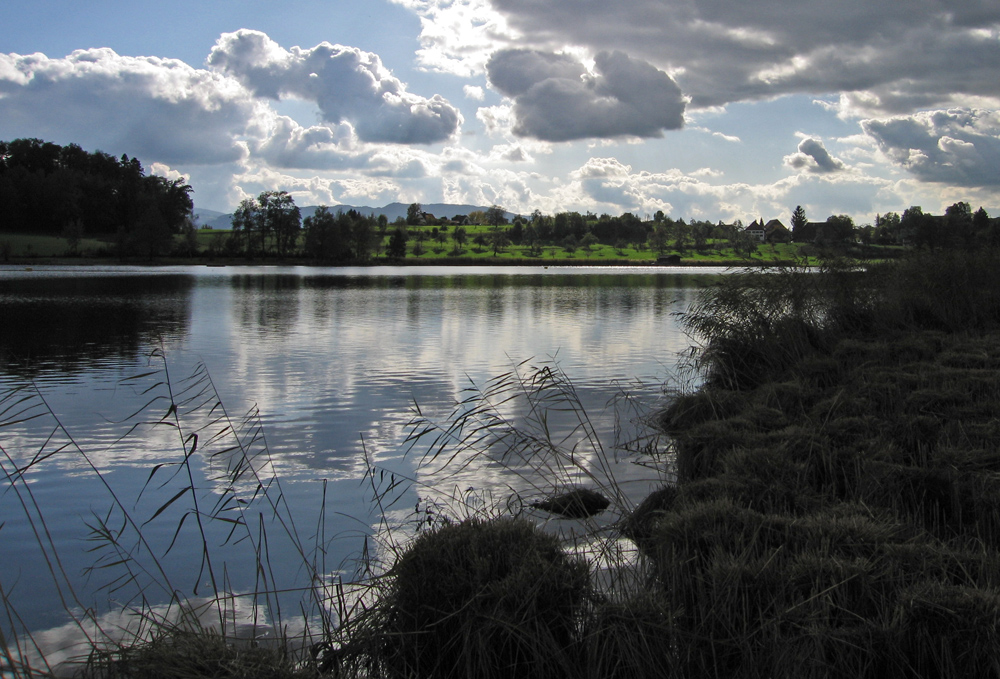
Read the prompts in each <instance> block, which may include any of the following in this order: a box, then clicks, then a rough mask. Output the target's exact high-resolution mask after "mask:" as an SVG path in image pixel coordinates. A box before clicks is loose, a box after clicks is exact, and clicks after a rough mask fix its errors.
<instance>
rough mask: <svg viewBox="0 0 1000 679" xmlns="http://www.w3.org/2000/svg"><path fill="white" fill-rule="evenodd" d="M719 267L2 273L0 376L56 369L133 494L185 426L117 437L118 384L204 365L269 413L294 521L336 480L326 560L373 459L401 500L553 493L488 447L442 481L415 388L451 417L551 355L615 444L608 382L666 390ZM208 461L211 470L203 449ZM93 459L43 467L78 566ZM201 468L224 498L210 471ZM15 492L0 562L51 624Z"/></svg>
mask: <svg viewBox="0 0 1000 679" xmlns="http://www.w3.org/2000/svg"><path fill="white" fill-rule="evenodd" d="M709 280H710V279H709V278H707V277H706V276H704V275H693V274H687V273H677V272H672V271H671V272H662V271H644V272H639V273H636V272H629V271H625V272H619V273H606V272H582V271H579V270H572V271H568V272H554V271H540V270H520V271H508V270H505V271H499V272H489V273H483V272H474V271H466V270H447V269H446V270H437V271H434V270H428V269H416V270H396V271H394V270H381V271H376V270H364V269H357V270H344V271H338V270H331V269H326V270H320V269H315V270H314V269H278V268H264V267H260V268H258V269H245V268H240V269H206V268H200V267H192V268H190V269H186V270H177V271H173V272H171V273H168V274H158V275H146V276H137V275H134V274H133V273H132V272H124V273H122V274H121V275H118V276H110V277H109V276H106V275H105V276H103V277H102V276H96V275H95V276H90V277H78V276H69V275H64V276H61V277H56V276H50V277H49V278H46V279H42V280H34V279H33V278H30V277H27V276H21V277H6V278H5V277H3V275H2V272H0V312H2V313H3V319H4V322H3V323H2V325H0V355H2V356H4V357H5V358H4V362H3V363H2V364H0V388H6V387H9V386H10V385H11V384H15V383H18V382H19V380H21V378H23V377H24V376H25V374H24V373H23V372H22V369H21V368H20V367H19V365H18V364H14V363H12V362H11V358H10V357H12V356H17V357H23V356H30V357H32V360H33V361H34V364H35V365H41V364H44V365H46V366H47V369H48V370H49V372H50V373H51V374H52V375H53V376H54V378H53V380H51V381H50V382H49V383H48V384H43V385H41V388H42V389H43V391H44V392H45V394H46V397H47V398H48V399H49V400H50V402H51V403H52V406H53V408H54V409H55V410H56V411H57V413H58V414H59V415H60V417H62V418H63V421H64V422H65V423H66V424H67V426H69V427H70V428H71V430H72V433H73V435H74V437H75V438H76V441H77V442H78V443H79V444H80V446H81V447H83V448H85V449H86V450H88V451H89V452H93V453H94V455H93V460H94V462H95V464H96V465H97V466H98V468H100V469H101V470H102V471H103V472H106V473H108V474H111V476H112V477H113V479H114V480H115V482H116V483H120V484H124V486H125V488H124V489H123V495H124V496H126V497H135V496H136V495H137V494H138V489H140V488H141V487H142V484H143V483H144V481H145V479H146V478H148V476H149V473H150V470H151V469H152V468H153V467H155V466H156V465H157V464H159V463H161V462H162V461H163V458H164V456H165V455H166V454H168V453H169V451H173V452H176V450H177V447H178V446H177V439H176V432H173V431H171V430H169V429H168V428H165V427H160V426H154V427H149V428H144V429H143V430H142V431H141V432H140V433H137V434H135V435H131V436H132V437H131V438H129V439H127V440H126V441H125V442H124V443H123V444H116V445H112V442H113V441H115V440H116V439H117V438H118V437H120V436H122V435H123V433H124V432H125V431H128V429H129V426H130V425H129V423H128V422H124V421H123V420H124V419H125V416H126V415H127V414H128V413H129V412H130V410H134V407H132V408H130V406H133V405H134V399H135V398H136V395H137V394H139V393H140V392H141V391H142V389H144V388H145V386H142V387H140V384H139V383H138V382H135V383H129V384H128V385H127V388H126V387H125V386H123V383H122V381H121V379H122V378H123V377H126V376H128V375H130V374H134V373H135V372H137V371H139V370H141V369H142V368H141V365H140V364H141V363H142V360H141V357H142V356H143V355H144V354H146V353H148V352H149V350H150V349H151V348H153V347H159V346H161V345H162V346H163V348H164V350H165V352H166V355H167V357H168V360H169V361H170V363H171V366H172V371H173V374H174V375H175V376H177V377H183V376H184V375H187V374H189V373H190V372H191V371H192V370H194V369H195V367H196V366H197V365H199V364H200V363H203V364H204V365H205V366H207V368H208V371H209V373H210V374H211V376H212V380H213V385H214V388H215V389H217V390H218V393H219V396H220V397H221V398H222V401H223V402H224V403H225V405H226V407H227V408H228V411H229V412H230V413H231V414H232V415H233V417H234V419H239V417H240V415H242V414H243V413H245V412H248V411H251V410H252V409H255V408H256V409H259V411H260V413H261V418H260V423H261V424H262V426H263V432H264V434H265V436H266V445H267V450H268V452H269V453H270V458H269V460H268V469H269V470H273V472H274V473H275V474H277V475H278V476H279V477H280V478H281V479H282V480H283V482H284V484H285V485H284V486H283V488H282V492H283V497H285V498H287V499H288V501H289V503H290V505H291V506H292V507H293V508H294V511H295V512H297V516H296V520H298V521H300V524H299V525H302V526H315V525H316V523H317V519H316V515H315V513H316V511H317V508H318V507H319V506H320V502H319V500H318V499H317V492H318V488H319V486H320V484H321V483H322V482H323V481H324V480H326V481H329V495H328V500H327V502H328V504H327V509H328V511H329V512H330V514H331V518H330V522H329V524H328V526H329V528H328V530H329V533H330V534H331V535H337V536H342V537H341V539H340V540H339V541H333V542H332V543H331V544H332V545H333V546H332V547H331V548H330V552H329V560H330V562H331V563H335V564H339V563H341V562H342V561H344V560H345V559H347V558H348V557H349V556H350V555H351V554H353V553H355V552H356V551H357V550H358V549H359V548H360V546H361V544H362V541H361V539H360V537H359V536H360V535H362V534H364V533H371V532H372V531H373V525H374V524H375V523H376V522H377V521H376V519H375V518H372V516H371V514H372V512H373V508H372V506H371V505H370V504H369V500H370V498H369V497H368V496H369V495H370V488H366V487H365V486H363V485H361V483H360V480H361V479H362V477H363V476H364V475H365V473H366V472H367V471H368V470H369V469H370V468H371V466H373V465H374V466H375V467H376V468H378V469H382V470H386V471H387V472H389V473H394V474H398V475H399V476H398V478H409V479H413V480H414V481H415V485H413V486H412V487H411V489H410V490H409V491H407V492H408V495H406V498H405V502H402V503H401V504H400V507H407V508H412V507H413V506H414V504H415V502H416V500H417V497H418V496H419V497H420V498H421V500H422V501H426V500H433V499H434V498H435V497H449V496H452V495H455V494H456V493H458V494H460V495H463V496H464V497H469V498H473V499H475V498H479V499H480V501H481V502H483V503H485V504H490V503H493V502H503V501H506V498H508V497H509V496H510V495H511V494H530V493H542V492H545V491H547V490H551V489H550V488H548V486H547V485H546V484H551V483H552V482H553V481H552V479H548V478H545V475H544V474H543V473H541V472H540V471H539V470H532V469H529V468H528V467H526V468H525V469H520V470H517V469H515V470H513V471H512V470H510V469H504V468H503V467H502V466H498V465H496V464H493V463H490V462H489V460H486V459H482V460H478V461H477V462H476V464H473V465H469V466H468V467H467V468H465V469H463V470H462V471H461V473H460V474H458V475H457V476H455V477H452V478H438V477H436V476H435V474H434V473H433V471H432V468H430V467H422V466H421V465H419V464H418V462H417V460H415V459H414V458H413V457H407V456H405V455H404V452H405V447H404V446H403V445H402V441H403V440H404V438H405V435H406V432H407V429H406V425H407V423H408V422H410V420H411V418H412V416H413V410H414V407H415V404H416V405H419V408H420V409H421V412H423V413H424V414H426V415H427V416H432V417H434V418H438V419H447V417H448V415H449V413H450V412H451V410H452V408H453V407H454V404H455V403H456V402H458V401H461V400H462V399H464V398H465V397H466V396H467V395H468V392H467V391H466V390H467V389H469V388H470V386H473V385H479V386H483V385H485V384H487V383H488V381H489V380H490V378H493V377H495V376H497V375H499V374H501V373H505V372H508V371H510V370H511V369H512V368H513V366H514V365H516V364H519V363H520V362H521V361H524V360H527V359H532V360H531V361H530V362H529V365H538V364H540V363H541V362H543V361H545V360H546V359H547V358H548V357H553V356H554V357H557V359H558V363H559V366H561V368H562V369H563V370H564V371H565V372H566V374H567V376H568V377H569V379H571V380H572V382H573V385H574V388H575V389H576V393H577V395H578V396H579V399H580V403H581V405H582V407H584V408H585V409H586V410H587V413H588V415H589V416H590V417H591V418H592V421H593V424H594V427H595V430H596V431H597V432H598V435H599V436H600V437H602V438H601V440H600V442H599V443H600V445H601V446H603V447H604V448H605V449H606V450H607V451H609V452H611V451H612V449H613V444H614V433H615V427H616V425H617V424H619V423H618V421H617V420H616V417H615V414H614V412H613V411H611V410H609V409H608V408H607V404H608V401H609V399H610V398H612V397H613V396H614V395H615V394H616V393H617V392H618V387H617V386H616V385H615V383H614V380H616V379H617V380H629V379H631V378H637V379H638V382H636V383H635V386H634V387H632V391H633V392H634V394H635V395H636V397H637V398H639V399H640V400H643V401H644V402H646V403H650V402H652V401H653V400H654V399H655V398H657V397H658V395H659V393H660V388H661V385H662V383H663V381H664V380H665V379H668V378H669V377H670V375H671V372H672V371H673V370H674V369H675V365H676V360H675V355H676V353H677V352H680V351H682V350H684V349H685V348H686V347H687V346H688V344H689V340H688V339H687V338H686V337H685V336H684V335H683V333H682V332H681V330H680V328H679V326H678V322H677V319H676V318H675V317H674V316H673V315H672V314H673V312H676V311H679V310H682V309H683V308H685V307H686V305H687V303H688V301H689V300H690V298H691V297H692V295H694V294H695V293H696V291H697V289H698V288H699V287H701V286H703V285H705V284H707V282H708V281H709ZM149 379H151V380H152V379H154V378H152V377H151V378H149ZM142 384H143V385H145V382H143V383H142ZM500 412H501V414H502V415H503V416H505V417H509V418H510V419H511V420H512V421H517V420H524V419H525V418H526V417H527V416H528V415H529V414H530V412H531V411H530V409H529V408H527V407H526V406H525V405H524V404H523V403H522V404H516V403H513V402H511V403H508V404H506V405H504V406H502V407H500ZM159 416H162V413H160V414H157V417H159ZM154 419H155V418H154ZM552 423H553V425H555V424H557V422H556V420H555V419H553V420H552ZM45 436H47V432H38V431H33V430H31V429H30V423H28V424H25V425H24V426H23V427H20V426H19V427H4V428H0V439H2V441H3V443H4V446H5V449H7V450H11V451H14V453H15V454H16V455H19V456H22V458H23V457H27V458H30V457H31V456H32V455H34V454H35V452H37V450H38V449H39V446H40V445H41V444H40V443H39V439H44V438H45ZM33 437H34V438H33ZM573 444H574V442H573V441H569V442H567V445H569V446H572V445H573ZM200 454H201V453H200ZM611 454H612V456H613V452H611ZM204 455H208V453H204ZM196 457H197V456H196ZM198 459H199V464H203V465H204V469H208V467H209V463H210V460H209V458H207V457H205V458H198ZM596 464H597V458H596V457H594V456H593V455H591V454H589V453H588V454H587V455H585V456H583V457H582V458H580V466H579V468H578V469H579V471H580V473H581V474H582V473H584V472H589V473H591V474H595V475H596V473H597V472H596V471H595V470H596V469H597V467H596V466H595V465H596ZM82 471H84V466H83V464H82V463H81V462H80V461H79V460H78V459H75V458H66V457H63V458H60V457H53V458H52V460H51V461H50V463H48V467H47V468H46V473H45V474H40V475H38V477H37V481H38V489H37V490H38V491H39V497H43V498H45V500H46V501H47V502H53V503H56V504H57V505H58V506H59V509H60V511H59V512H58V513H57V515H53V516H52V517H51V520H52V529H53V530H54V531H55V532H57V533H58V534H59V535H60V536H61V542H60V545H61V547H63V548H65V549H67V550H69V551H70V552H71V553H72V554H74V555H75V556H74V558H75V561H74V562H75V563H87V559H88V557H87V556H86V555H85V554H84V553H83V547H84V546H85V545H84V543H83V542H82V541H81V540H80V539H79V538H80V536H81V534H82V533H83V531H82V530H81V526H82V521H83V519H82V518H81V517H86V516H87V515H88V513H89V511H90V510H91V509H94V508H96V509H97V510H98V511H99V510H100V509H101V507H102V505H101V502H100V501H98V500H96V499H95V497H93V496H92V495H91V486H92V485H93V484H92V483H87V484H85V483H81V482H80V479H79V477H80V474H81V473H82ZM633 471H635V470H634V469H633V468H632V467H629V466H628V464H627V462H626V465H625V466H624V467H622V468H620V469H619V470H618V471H616V472H615V474H616V478H618V477H619V476H620V477H621V479H622V480H624V481H626V482H631V477H630V476H629V473H631V472H633ZM529 472H530V473H529ZM205 473H206V474H207V472H205ZM197 484H198V485H199V487H200V488H201V489H203V490H205V492H211V493H215V494H218V491H217V489H216V488H215V487H214V486H213V483H212V481H211V479H210V478H208V477H206V478H200V479H198V480H197ZM42 486H44V490H43V489H42ZM469 489H473V490H472V491H470V490H469ZM166 492H167V491H163V493H166ZM163 493H161V495H163ZM157 497H158V498H159V499H160V500H161V501H164V500H163V497H160V496H157ZM166 497H169V493H167V495H166ZM483 498H495V500H486V499H483ZM11 502H13V495H12V494H11V493H7V494H2V493H0V515H2V516H4V517H5V520H7V521H8V525H7V526H6V528H5V529H4V531H3V532H0V551H2V552H3V553H4V555H5V557H6V559H7V562H6V564H0V576H2V578H3V579H7V578H9V577H13V578H14V579H17V578H18V577H20V578H21V579H20V582H21V583H24V584H22V585H20V586H19V588H18V590H17V595H18V596H19V597H21V598H20V599H19V601H21V602H22V603H23V604H24V605H26V606H27V607H28V608H27V609H22V611H21V612H22V613H23V614H25V615H26V616H27V619H31V620H35V621H42V620H44V621H45V622H46V623H48V622H51V620H52V615H53V614H51V611H57V610H58V602H57V601H55V600H54V595H53V594H52V593H51V592H46V590H45V589H44V587H43V586H42V585H41V584H39V583H37V582H36V579H37V578H41V577H42V575H44V571H43V570H41V569H35V568H32V567H31V566H30V565H29V564H31V563H33V562H31V555H29V554H28V552H29V551H30V542H31V538H30V535H29V531H28V529H27V528H26V527H25V526H24V525H23V524H20V523H18V522H15V521H14V520H13V519H8V518H6V517H10V516H14V515H15V513H16V512H18V511H19V510H18V509H17V507H15V506H12V505H11V504H10V503H11ZM146 509H147V510H148V508H146ZM400 511H403V510H400ZM407 511H408V510H407ZM150 513H151V512H149V511H146V513H145V515H146V516H148V515H149V514H150ZM405 514H406V512H403V515H404V518H405ZM18 515H19V514H18ZM334 515H335V516H336V517H339V518H337V519H336V520H334V519H333V518H332V517H333V516H334ZM348 517H351V518H348ZM401 520H402V519H401ZM337 522H339V523H337ZM14 535H16V536H17V540H12V539H11V537H10V536H14ZM165 539H166V541H167V542H169V540H170V535H169V533H168V534H167V535H166V537H165ZM334 543H335V544H334ZM178 554H185V555H186V554H187V553H186V552H184V551H183V550H180V549H178ZM191 558H194V557H191ZM275 558H276V559H277V558H280V557H277V556H276V557H275ZM179 562H180V564H181V568H183V567H184V563H183V559H179ZM22 573H30V575H21V574H22ZM251 575H252V574H251ZM46 611H49V613H46Z"/></svg>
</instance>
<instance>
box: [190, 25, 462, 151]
mask: <svg viewBox="0 0 1000 679" xmlns="http://www.w3.org/2000/svg"><path fill="white" fill-rule="evenodd" d="M208 64H209V66H210V67H211V68H213V69H216V70H218V71H219V72H222V73H226V74H229V75H232V76H234V77H235V78H237V79H239V81H240V82H241V83H243V84H244V85H245V86H246V87H247V88H249V89H250V90H251V91H252V92H254V93H255V94H257V95H258V96H263V97H269V98H271V99H281V98H282V97H296V98H299V99H304V100H308V101H313V102H315V103H316V105H317V106H318V107H319V110H320V113H321V114H322V116H323V119H324V120H326V121H327V122H331V123H341V122H350V123H351V124H352V125H353V126H354V129H355V131H356V132H357V135H358V137H359V138H360V139H361V140H363V141H367V142H391V143H398V144H430V143H434V142H439V141H445V140H447V139H448V138H450V137H451V136H452V135H453V134H454V133H455V132H456V131H457V129H458V125H459V123H460V121H461V114H460V113H459V111H458V109H456V108H455V107H454V106H452V105H451V104H449V103H448V102H447V101H446V100H445V99H443V98H442V97H441V96H439V95H434V96H433V97H431V98H429V99H428V98H424V97H420V96H417V95H415V94H411V93H409V92H407V91H406V86H405V85H404V84H403V83H402V82H401V81H400V80H399V79H398V78H396V77H394V76H393V75H392V73H390V72H389V70H388V69H386V68H385V67H384V66H383V65H382V61H381V59H379V57H378V55H376V54H372V53H370V52H365V51H363V50H360V49H357V48H353V47H344V46H341V45H331V44H329V43H322V44H320V45H317V46H316V47H313V48H311V49H301V48H299V47H293V48H292V49H291V50H290V51H288V50H285V49H283V48H282V47H281V46H279V45H278V44H277V43H275V42H274V41H273V40H271V39H270V38H269V37H268V36H267V35H265V34H264V33H261V32H259V31H251V30H246V29H241V30H239V31H237V32H235V33H226V34H224V35H223V36H222V37H221V38H219V41H218V42H217V43H216V45H215V47H214V48H213V49H212V52H211V54H210V55H209V58H208Z"/></svg>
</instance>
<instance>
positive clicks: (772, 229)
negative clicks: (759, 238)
mask: <svg viewBox="0 0 1000 679" xmlns="http://www.w3.org/2000/svg"><path fill="white" fill-rule="evenodd" d="M764 240H765V241H767V242H768V243H791V242H792V232H791V231H789V230H788V229H787V228H786V227H785V225H784V224H782V223H781V220H780V219H772V220H771V221H769V222H768V223H767V224H765V225H764Z"/></svg>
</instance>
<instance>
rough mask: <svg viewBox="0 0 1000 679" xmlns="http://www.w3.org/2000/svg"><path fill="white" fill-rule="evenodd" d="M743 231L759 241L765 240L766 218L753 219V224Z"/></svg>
mask: <svg viewBox="0 0 1000 679" xmlns="http://www.w3.org/2000/svg"><path fill="white" fill-rule="evenodd" d="M743 233H745V234H747V235H748V236H750V237H751V238H755V239H756V240H757V241H758V242H759V243H763V242H764V233H765V232H764V220H762V219H761V220H757V219H755V220H753V224H751V225H750V226H748V227H747V228H745V229H743Z"/></svg>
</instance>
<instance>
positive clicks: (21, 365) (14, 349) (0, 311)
mask: <svg viewBox="0 0 1000 679" xmlns="http://www.w3.org/2000/svg"><path fill="white" fill-rule="evenodd" d="M193 289H194V280H193V279H192V278H191V277H190V276H158V277H155V278H153V277H141V276H140V277H131V276H122V277H112V278H77V279H71V280H69V281H67V280H65V279H57V278H38V279H30V280H22V281H13V280H4V279H0V319H2V322H0V365H2V367H3V369H4V370H7V371H10V372H12V373H19V374H25V375H33V374H38V372H40V371H56V372H62V373H76V372H80V371H84V370H87V369H88V368H91V367H94V366H98V365H100V364H102V363H105V362H107V361H109V360H114V359H117V360H119V361H126V362H132V361H134V360H135V358H136V357H137V356H138V355H139V354H140V353H141V352H143V351H144V350H145V347H146V346H148V345H149V344H150V343H153V342H156V341H158V340H160V339H163V340H166V341H178V340H180V339H182V338H183V337H184V336H185V335H186V334H187V332H188V318H189V315H190V305H191V293H192V290H193Z"/></svg>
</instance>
